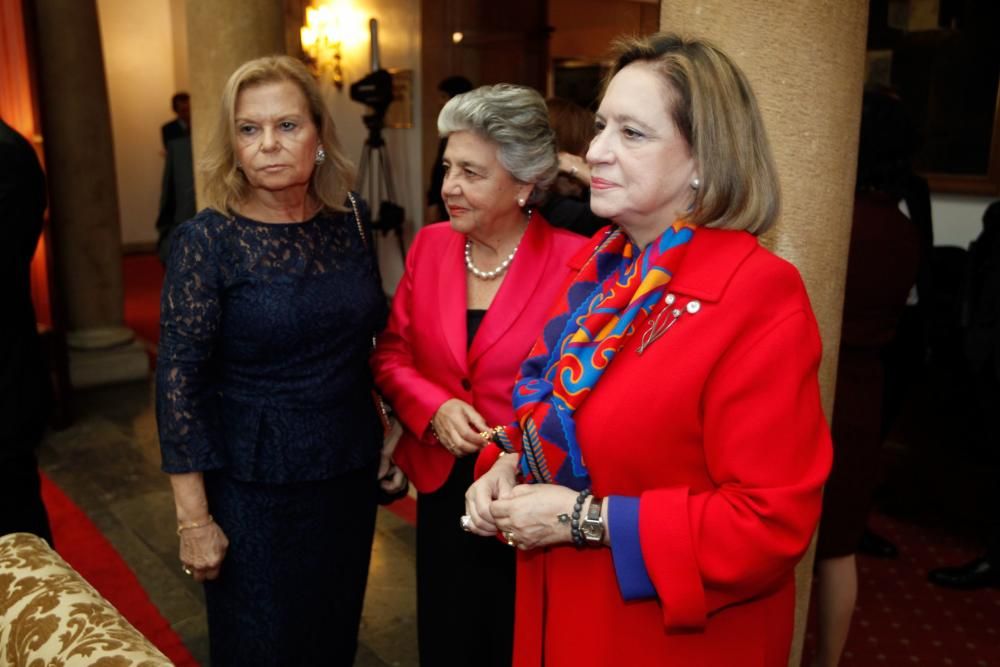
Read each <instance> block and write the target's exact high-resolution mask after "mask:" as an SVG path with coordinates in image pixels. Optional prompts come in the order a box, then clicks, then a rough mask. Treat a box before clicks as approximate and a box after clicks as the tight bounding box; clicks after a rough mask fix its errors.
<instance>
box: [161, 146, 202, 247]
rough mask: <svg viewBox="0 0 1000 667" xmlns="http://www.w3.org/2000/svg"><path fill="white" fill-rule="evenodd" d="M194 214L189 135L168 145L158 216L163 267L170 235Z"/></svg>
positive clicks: (192, 167)
mask: <svg viewBox="0 0 1000 667" xmlns="http://www.w3.org/2000/svg"><path fill="white" fill-rule="evenodd" d="M195 213H196V208H195V192H194V159H193V156H192V154H191V135H187V136H183V137H179V138H177V139H174V140H173V141H171V142H170V143H169V144H167V159H166V161H165V162H164V163H163V181H162V183H161V185H160V210H159V213H158V214H157V216H156V253H157V255H159V257H160V261H161V262H163V263H164V264H166V263H167V258H168V257H170V236H171V234H173V232H174V230H175V229H177V227H178V226H179V225H180V224H181V223H182V222H184V221H185V220H188V219H190V218H193V217H194V214H195Z"/></svg>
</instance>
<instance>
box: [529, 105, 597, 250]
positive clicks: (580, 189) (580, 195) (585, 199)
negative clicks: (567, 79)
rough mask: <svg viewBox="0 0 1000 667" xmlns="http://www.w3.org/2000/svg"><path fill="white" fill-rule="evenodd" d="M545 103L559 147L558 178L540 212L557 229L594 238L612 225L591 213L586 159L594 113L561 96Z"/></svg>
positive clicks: (592, 129) (588, 173) (591, 136)
mask: <svg viewBox="0 0 1000 667" xmlns="http://www.w3.org/2000/svg"><path fill="white" fill-rule="evenodd" d="M545 104H546V106H548V109H549V124H550V125H552V129H553V130H554V131H555V133H556V145H557V146H558V147H559V175H558V176H557V177H556V181H555V183H553V185H552V187H551V188H550V190H549V192H548V193H547V194H546V197H545V199H544V201H543V202H542V205H541V207H540V209H539V210H540V211H541V213H542V215H544V216H545V219H546V220H548V221H549V222H551V223H552V224H553V225H555V226H556V227H562V228H563V229H568V230H570V231H572V232H576V233H577V234H583V235H584V236H593V235H594V233H596V232H597V230H599V229H601V228H602V227H605V226H606V225H608V224H609V221H607V220H605V219H604V218H601V217H598V216H596V215H594V213H593V211H591V210H590V167H588V166H587V162H586V160H584V156H585V155H586V154H587V149H588V148H589V147H590V140H591V139H592V138H593V137H594V114H593V113H591V112H590V111H587V110H586V109H584V108H583V107H581V106H579V105H578V104H576V103H574V102H571V101H569V100H564V99H562V98H559V97H552V98H549V99H548V100H546V101H545Z"/></svg>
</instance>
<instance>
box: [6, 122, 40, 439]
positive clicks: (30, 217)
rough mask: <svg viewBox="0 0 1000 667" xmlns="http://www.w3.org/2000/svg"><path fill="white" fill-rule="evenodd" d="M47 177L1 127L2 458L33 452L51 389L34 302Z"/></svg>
mask: <svg viewBox="0 0 1000 667" xmlns="http://www.w3.org/2000/svg"><path fill="white" fill-rule="evenodd" d="M44 212H45V178H44V175H43V174H42V169H41V166H40V165H39V163H38V158H37V157H36V156H35V153H34V150H33V149H32V148H31V145H30V144H29V143H28V142H27V140H25V139H23V138H22V137H21V136H20V135H16V134H15V133H14V131H13V130H11V129H9V128H7V127H6V126H3V127H0V226H2V228H3V230H4V233H5V236H6V238H5V242H4V243H0V248H2V250H0V311H2V312H3V313H4V318H5V322H4V324H3V326H0V457H2V456H3V454H4V453H5V452H7V453H10V452H11V451H13V450H15V449H18V450H20V449H25V448H30V447H33V446H34V444H35V442H36V441H37V439H38V437H39V436H40V434H41V430H42V428H43V427H44V423H45V417H46V415H47V412H48V404H49V384H48V375H47V374H46V370H45V364H44V358H43V356H42V353H41V347H40V343H39V340H38V332H37V324H36V322H35V310H34V307H33V305H32V302H31V259H32V256H33V255H34V252H35V247H36V246H37V244H38V237H39V235H40V234H41V231H42V223H43V220H44Z"/></svg>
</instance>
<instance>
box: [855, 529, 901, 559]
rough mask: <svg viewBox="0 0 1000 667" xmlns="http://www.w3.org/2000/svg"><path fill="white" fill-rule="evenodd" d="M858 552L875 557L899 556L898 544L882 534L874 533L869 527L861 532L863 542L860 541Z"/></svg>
mask: <svg viewBox="0 0 1000 667" xmlns="http://www.w3.org/2000/svg"><path fill="white" fill-rule="evenodd" d="M858 552H859V553H863V554H865V555H866V556H874V557H875V558H898V557H899V549H897V548H896V545H895V544H893V543H892V542H890V541H889V540H887V539H885V538H884V537H882V536H881V535H878V534H876V533H873V532H872V531H871V530H869V529H868V528H865V532H863V533H861V542H859V543H858Z"/></svg>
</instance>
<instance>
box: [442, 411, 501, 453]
mask: <svg viewBox="0 0 1000 667" xmlns="http://www.w3.org/2000/svg"><path fill="white" fill-rule="evenodd" d="M431 426H433V427H434V432H435V433H436V434H437V438H438V440H440V441H441V445H442V446H443V447H444V448H445V449H447V450H448V451H449V452H451V453H452V454H453V455H455V456H457V457H463V456H468V455H469V454H475V453H476V452H478V451H479V450H480V449H482V448H483V447H485V446H486V444H487V441H486V439H485V438H483V436H482V435H480V434H481V433H482V432H483V431H486V430H488V429H489V426H488V425H487V424H486V420H485V419H483V417H482V415H480V414H479V413H478V412H477V411H476V409H475V408H474V407H472V406H471V405H469V404H468V403H466V402H465V401H463V400H461V399H458V398H449V399H448V400H447V401H445V402H444V403H442V404H441V407H440V408H438V410H437V412H435V413H434V417H433V419H431Z"/></svg>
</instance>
